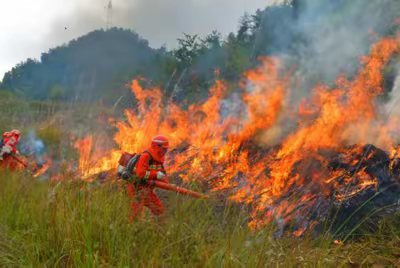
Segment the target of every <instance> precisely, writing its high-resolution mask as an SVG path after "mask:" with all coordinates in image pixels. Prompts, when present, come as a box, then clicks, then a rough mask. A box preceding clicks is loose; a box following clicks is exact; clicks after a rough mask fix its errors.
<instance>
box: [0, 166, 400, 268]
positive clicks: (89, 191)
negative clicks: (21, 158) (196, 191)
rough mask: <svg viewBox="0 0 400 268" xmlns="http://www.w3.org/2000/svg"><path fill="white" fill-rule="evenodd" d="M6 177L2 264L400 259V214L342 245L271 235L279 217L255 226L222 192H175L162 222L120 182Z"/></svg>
mask: <svg viewBox="0 0 400 268" xmlns="http://www.w3.org/2000/svg"><path fill="white" fill-rule="evenodd" d="M0 181H1V184H2V187H1V188H0V230H1V232H0V266H5V267H11V266H18V267H21V266H24V267H26V266H35V267H39V266H44V265H45V266H50V267H83V266H91V267H92V266H96V267H97V266H102V267H123V266H129V267H149V266H152V267H161V266H167V267H183V266H185V267H265V266H276V267H292V266H299V265H300V266H312V267H340V266H343V267H346V266H350V265H361V264H363V265H373V264H376V265H382V266H387V265H396V264H398V261H399V257H400V255H399V251H398V248H399V247H398V246H399V243H400V239H399V237H400V228H399V226H398V224H397V222H398V219H399V217H400V216H397V215H394V216H393V215H392V216H391V217H389V218H386V219H385V220H384V221H383V222H381V223H380V224H379V225H376V228H375V232H374V233H365V232H364V233H362V237H361V238H358V239H350V240H348V241H346V242H345V243H344V245H338V244H340V242H337V243H334V242H333V238H332V237H331V236H330V235H329V234H327V233H323V234H320V235H319V236H318V237H310V236H304V237H303V238H301V239H299V238H289V237H283V238H280V239H274V238H273V234H274V233H276V230H277V229H278V227H277V226H276V225H275V224H268V225H266V226H264V227H263V228H261V229H259V230H257V231H253V230H251V229H250V228H249V227H248V226H247V224H246V221H247V220H248V218H247V216H248V214H247V212H246V211H245V210H243V209H241V208H239V207H237V206H234V205H232V204H230V203H222V204H221V203H219V202H218V201H216V199H215V200H214V201H213V200H211V201H208V202H204V201H201V200H192V199H189V198H185V197H181V196H176V195H174V194H169V195H168V196H167V197H166V198H167V199H168V209H167V213H166V218H165V222H164V223H163V224H162V225H158V224H157V223H156V222H155V221H153V220H152V219H151V216H150V215H148V214H147V215H146V216H145V218H144V220H143V221H141V222H135V223H129V222H128V216H127V215H128V214H129V209H130V207H129V202H128V199H127V197H126V195H125V194H124V191H123V189H122V188H121V187H120V186H119V185H118V184H112V185H95V184H90V183H88V182H85V181H83V180H69V181H64V182H39V181H37V180H35V179H33V178H32V177H29V176H26V175H23V174H5V173H2V174H0ZM369 224H372V223H369ZM361 230H362V229H360V233H361Z"/></svg>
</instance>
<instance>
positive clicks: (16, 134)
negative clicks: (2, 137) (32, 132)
mask: <svg viewBox="0 0 400 268" xmlns="http://www.w3.org/2000/svg"><path fill="white" fill-rule="evenodd" d="M11 136H13V137H15V139H16V140H17V141H19V139H20V137H21V133H20V132H19V130H18V129H14V130H13V131H11Z"/></svg>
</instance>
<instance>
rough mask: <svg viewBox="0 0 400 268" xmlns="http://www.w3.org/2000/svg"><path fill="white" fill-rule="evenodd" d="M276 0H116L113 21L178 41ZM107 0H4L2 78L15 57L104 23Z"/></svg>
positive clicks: (230, 25)
mask: <svg viewBox="0 0 400 268" xmlns="http://www.w3.org/2000/svg"><path fill="white" fill-rule="evenodd" d="M273 2H276V1H273V0H247V1H243V0H168V1H165V0H134V1H132V0H113V13H112V14H113V26H117V27H124V28H130V29H132V30H134V31H136V32H137V33H138V34H139V35H141V36H142V37H143V38H145V39H147V40H149V42H150V45H151V46H152V47H160V46H162V45H164V44H166V45H167V47H168V48H172V47H174V46H175V45H176V39H177V38H179V37H181V36H182V32H186V33H189V34H200V35H205V34H207V33H210V32H211V31H212V30H218V31H220V32H221V33H222V34H223V35H226V34H228V33H229V32H232V31H236V30H237V25H238V20H239V18H240V17H241V16H242V15H243V14H244V12H248V13H254V12H255V11H256V10H257V9H258V8H260V9H263V8H265V7H266V6H267V5H270V4H272V3H273ZM107 4H108V0H36V1H32V0H8V1H7V0H2V1H1V7H0V9H1V10H2V12H1V16H0V78H2V77H3V75H4V73H5V72H6V71H9V70H10V69H11V68H12V67H14V66H15V65H16V64H17V63H20V62H21V61H24V60H26V59H27V58H28V57H30V58H36V59H39V58H40V54H41V53H43V52H46V51H48V49H49V48H51V47H55V46H57V45H61V44H62V43H65V42H68V41H70V40H71V39H73V38H76V37H79V36H81V35H84V34H86V33H88V32H90V31H92V30H95V29H99V28H105V26H106V17H107V16H106V8H105V7H106V6H107Z"/></svg>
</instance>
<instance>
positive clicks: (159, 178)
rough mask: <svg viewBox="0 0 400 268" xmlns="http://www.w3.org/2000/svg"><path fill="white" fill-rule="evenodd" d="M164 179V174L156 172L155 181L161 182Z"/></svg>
mask: <svg viewBox="0 0 400 268" xmlns="http://www.w3.org/2000/svg"><path fill="white" fill-rule="evenodd" d="M164 178H165V174H164V173H162V172H161V171H159V172H157V180H162V179H164Z"/></svg>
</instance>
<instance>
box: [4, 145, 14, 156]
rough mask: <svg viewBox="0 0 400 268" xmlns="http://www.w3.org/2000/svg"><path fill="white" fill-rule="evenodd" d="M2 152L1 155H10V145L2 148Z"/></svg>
mask: <svg viewBox="0 0 400 268" xmlns="http://www.w3.org/2000/svg"><path fill="white" fill-rule="evenodd" d="M2 152H3V153H6V154H9V153H11V152H12V148H11V146H10V145H5V146H4V147H3V149H2Z"/></svg>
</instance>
